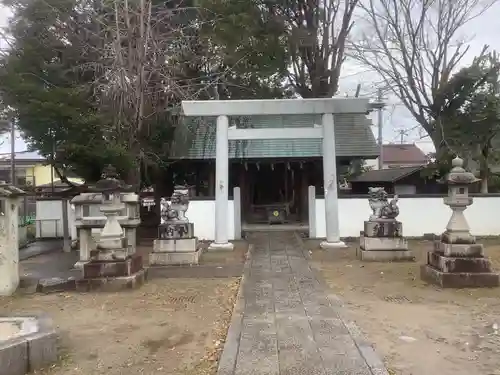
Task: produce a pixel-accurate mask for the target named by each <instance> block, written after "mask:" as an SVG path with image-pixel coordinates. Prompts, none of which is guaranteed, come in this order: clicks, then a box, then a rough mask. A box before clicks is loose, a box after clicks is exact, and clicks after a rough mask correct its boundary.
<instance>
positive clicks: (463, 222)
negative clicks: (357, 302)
mask: <svg viewBox="0 0 500 375" xmlns="http://www.w3.org/2000/svg"><path fill="white" fill-rule="evenodd" d="M452 166H453V168H452V169H451V171H450V173H448V175H447V176H446V178H445V181H446V182H447V183H448V196H447V197H445V198H444V204H446V205H447V206H449V207H450V208H451V210H452V213H451V217H450V220H449V221H448V225H446V230H445V232H444V233H443V234H442V235H441V238H440V240H439V241H435V242H434V249H433V251H431V252H430V253H428V254H427V264H425V265H423V266H422V267H421V268H420V277H421V278H422V280H424V281H427V282H429V283H432V284H437V285H439V286H441V287H442V288H477V287H497V286H499V285H500V276H499V274H498V273H494V272H493V270H492V267H491V262H490V260H489V259H487V258H486V257H485V256H484V252H483V245H481V244H478V243H476V238H475V237H474V236H473V235H472V234H471V233H470V228H469V224H468V223H467V219H466V218H465V215H464V211H465V209H466V208H467V207H468V206H470V205H471V204H472V203H473V199H472V198H471V197H469V185H471V184H474V183H477V182H479V181H480V180H479V179H477V178H476V177H475V176H474V175H473V174H472V173H470V172H467V171H466V170H465V169H464V168H463V160H462V159H460V158H458V157H456V158H455V159H453V161H452Z"/></svg>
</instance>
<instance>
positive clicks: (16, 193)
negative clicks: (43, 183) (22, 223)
mask: <svg viewBox="0 0 500 375" xmlns="http://www.w3.org/2000/svg"><path fill="white" fill-rule="evenodd" d="M24 194H25V193H24V191H23V190H21V189H18V188H17V187H15V186H12V185H9V184H6V183H5V182H4V181H0V296H10V295H12V294H13V293H14V292H15V291H16V289H17V287H18V286H19V226H18V220H19V213H18V210H19V197H20V196H21V195H24Z"/></svg>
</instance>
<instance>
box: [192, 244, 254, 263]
mask: <svg viewBox="0 0 500 375" xmlns="http://www.w3.org/2000/svg"><path fill="white" fill-rule="evenodd" d="M232 242H233V244H234V249H233V250H232V251H227V250H222V251H221V250H216V251H214V250H210V251H209V250H207V251H204V252H203V254H202V255H201V257H200V264H201V265H214V266H219V265H236V264H243V263H245V260H246V255H247V251H248V242H246V241H243V240H241V241H232ZM209 244H210V243H209V242H204V243H203V246H204V247H205V248H208V245H209Z"/></svg>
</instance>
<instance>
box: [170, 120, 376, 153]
mask: <svg viewBox="0 0 500 375" xmlns="http://www.w3.org/2000/svg"><path fill="white" fill-rule="evenodd" d="M215 121H216V119H215V118H213V117H212V118H210V117H205V118H187V119H186V120H185V123H184V126H183V127H179V128H177V131H176V135H175V141H174V144H173V149H172V157H173V158H174V159H214V158H215V136H216V122H215ZM334 121H335V137H336V138H335V144H336V154H337V156H350V157H363V158H367V159H369V158H376V157H377V156H378V155H379V150H378V148H377V144H376V142H375V138H374V136H373V133H372V131H371V129H370V125H371V120H369V119H368V118H367V117H366V116H365V115H363V114H359V115H358V114H337V115H335V116H334ZM314 124H321V116H319V115H281V116H270V115H266V116H239V117H231V118H230V126H233V125H236V126H237V127H239V128H283V131H286V129H285V127H287V128H288V127H312V126H313V125H314ZM322 154H323V152H322V142H321V139H255V140H244V141H243V140H236V141H229V158H230V159H238V158H248V159H251V158H290V157H292V158H293V157H320V156H322Z"/></svg>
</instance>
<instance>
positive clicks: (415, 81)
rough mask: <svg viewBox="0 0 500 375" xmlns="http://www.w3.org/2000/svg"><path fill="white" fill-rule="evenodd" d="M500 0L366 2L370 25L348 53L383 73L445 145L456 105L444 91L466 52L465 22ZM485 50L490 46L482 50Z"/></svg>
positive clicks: (436, 139)
mask: <svg viewBox="0 0 500 375" xmlns="http://www.w3.org/2000/svg"><path fill="white" fill-rule="evenodd" d="M495 1H496V0H486V2H485V1H482V0H364V1H363V2H362V3H360V13H361V14H360V16H361V20H360V21H361V22H363V21H362V20H364V21H365V22H366V24H365V26H366V28H365V29H364V30H363V32H361V34H360V35H359V36H358V38H357V39H356V40H353V42H352V46H351V49H350V51H349V54H350V55H351V56H352V57H354V58H355V59H356V60H357V61H359V62H360V63H362V64H363V65H365V66H367V67H369V68H371V69H373V71H375V72H376V73H378V74H379V75H380V77H381V78H382V80H383V83H384V85H385V86H386V87H388V88H389V89H390V90H391V91H392V92H393V93H394V94H395V95H396V96H397V97H398V98H399V99H400V100H401V101H402V102H403V104H404V105H405V106H406V108H407V109H408V110H409V111H410V112H411V114H412V115H413V116H414V118H415V119H416V121H417V122H418V123H419V124H420V125H421V126H422V127H423V129H424V130H425V131H426V132H427V134H428V135H429V136H430V138H431V139H432V141H433V143H434V145H435V147H436V150H437V151H439V150H440V149H443V148H446V147H445V139H444V134H443V130H442V126H441V125H440V117H441V114H442V113H443V111H446V110H447V108H449V107H457V103H451V102H450V98H449V97H447V96H446V95H444V93H443V89H444V87H445V86H446V84H447V82H448V81H449V79H450V78H451V75H452V74H453V72H455V71H456V69H457V67H458V65H459V64H460V62H461V60H462V59H463V57H464V55H465V54H466V53H467V52H468V50H469V46H468V45H467V40H466V39H464V37H463V35H462V34H461V30H462V29H463V26H464V25H466V24H467V23H468V22H469V21H471V20H472V19H474V18H476V17H478V16H479V15H481V14H482V13H484V12H485V11H486V10H487V9H488V8H489V7H491V5H492V4H493V3H494V2H495ZM484 52H486V48H485V50H484V51H483V53H484Z"/></svg>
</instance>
